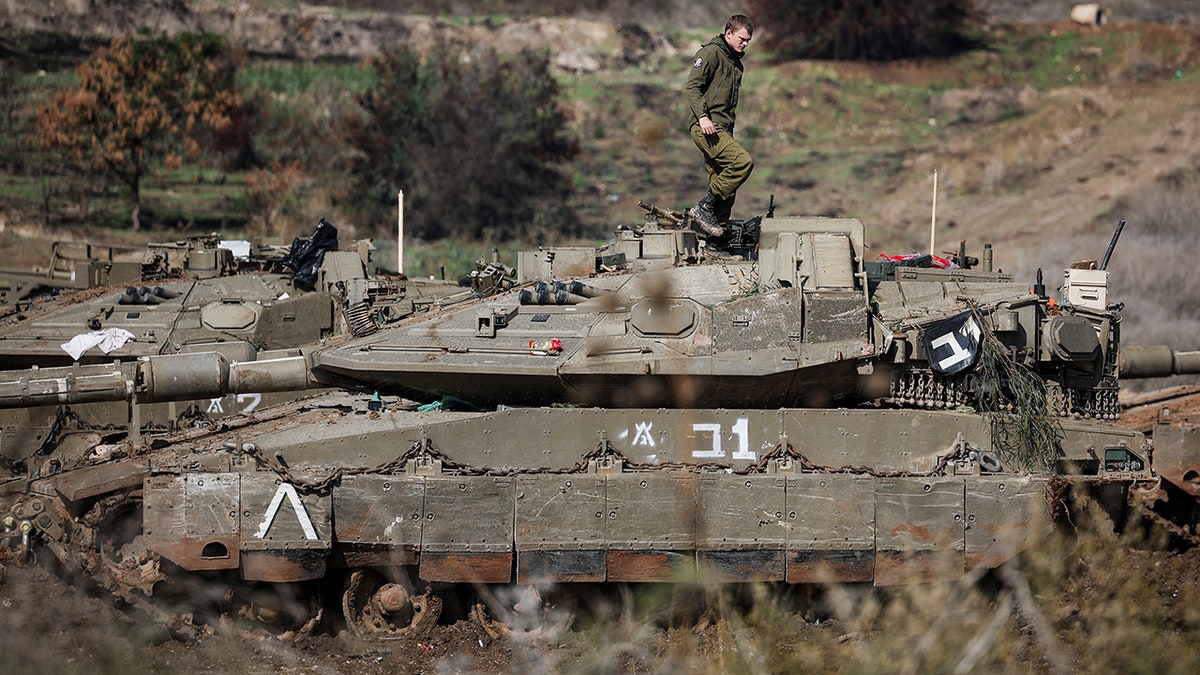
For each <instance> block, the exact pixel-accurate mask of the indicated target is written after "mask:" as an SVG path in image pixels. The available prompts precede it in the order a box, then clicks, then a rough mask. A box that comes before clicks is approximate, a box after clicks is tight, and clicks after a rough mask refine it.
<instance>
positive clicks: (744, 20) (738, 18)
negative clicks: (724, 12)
mask: <svg viewBox="0 0 1200 675" xmlns="http://www.w3.org/2000/svg"><path fill="white" fill-rule="evenodd" d="M742 28H745V29H746V32H747V33H749V34H751V35H754V22H753V21H751V20H750V17H748V16H746V15H745V14H734V15H733V16H731V17H729V20H728V21H726V22H725V32H726V33H728V32H729V31H733V32H735V33H736V32H737V31H739V30H741V29H742Z"/></svg>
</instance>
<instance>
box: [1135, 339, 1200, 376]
mask: <svg viewBox="0 0 1200 675" xmlns="http://www.w3.org/2000/svg"><path fill="white" fill-rule="evenodd" d="M1119 367H1120V373H1121V377H1122V378H1130V379H1134V378H1145V377H1170V376H1172V375H1191V374H1196V373H1200V351H1196V352H1178V351H1175V350H1173V349H1171V348H1170V347H1168V346H1167V345H1156V346H1153V347H1122V348H1121V360H1120V366H1119Z"/></svg>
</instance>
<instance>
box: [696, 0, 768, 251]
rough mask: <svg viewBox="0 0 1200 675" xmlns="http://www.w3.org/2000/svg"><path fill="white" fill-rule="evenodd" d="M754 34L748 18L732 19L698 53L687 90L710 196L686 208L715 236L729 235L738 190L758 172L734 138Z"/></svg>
mask: <svg viewBox="0 0 1200 675" xmlns="http://www.w3.org/2000/svg"><path fill="white" fill-rule="evenodd" d="M753 35H754V23H753V22H751V21H750V19H749V18H748V17H746V16H743V15H741V14H735V15H733V16H731V17H729V21H727V22H726V23H725V32H724V33H723V34H721V35H718V36H716V37H714V38H713V39H712V40H711V41H709V42H708V44H706V45H704V46H703V47H701V48H700V51H698V52H696V58H695V60H693V61H692V72H691V74H690V75H689V76H688V80H687V85H686V86H685V87H684V91H685V92H686V95H687V102H688V107H689V108H690V109H691V113H692V125H691V132H692V140H693V141H695V142H696V147H698V148H700V152H702V153H704V164H705V166H706V167H707V168H708V192H706V193H705V195H704V197H703V198H701V199H700V201H699V202H697V204H696V205H695V206H694V207H692V208H690V209H688V215H689V216H691V219H692V221H693V222H695V223H696V224H697V225H698V226H699V228H700V230H701V231H702V232H704V233H705V234H707V235H709V236H713V237H720V236H721V235H723V234H725V228H724V225H725V224H726V223H728V221H729V215H730V213H732V212H733V202H734V199H735V198H736V197H737V190H738V188H739V187H741V185H742V183H745V182H746V179H747V178H749V177H750V171H751V170H753V169H754V160H753V159H751V158H750V153H748V152H746V149H745V148H743V147H742V146H741V144H740V143H738V142H737V141H735V140H734V139H733V123H734V118H735V117H736V114H737V104H738V90H739V89H741V86H742V56H743V55H745V53H746V45H748V44H750V38H751V36H753Z"/></svg>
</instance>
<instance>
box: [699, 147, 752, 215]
mask: <svg viewBox="0 0 1200 675" xmlns="http://www.w3.org/2000/svg"><path fill="white" fill-rule="evenodd" d="M692 140H693V141H695V143H696V147H697V148H700V152H702V153H704V166H705V167H706V168H707V169H708V190H709V192H712V193H713V196H714V197H716V198H717V204H716V208H715V210H716V215H717V222H718V223H725V222H728V221H729V214H730V213H732V212H733V202H734V200H735V199H736V198H737V191H738V188H739V187H741V186H742V183H745V182H746V179H747V178H749V177H750V172H751V171H753V170H754V160H753V159H752V158H751V157H750V153H748V152H746V149H745V148H743V147H742V145H741V144H740V143H738V142H737V141H736V140H734V139H733V135H732V134H730V133H729V132H728V131H725V130H724V129H722V128H721V127H717V133H716V134H714V135H712V136H706V135H705V134H704V132H703V131H700V125H699V124H698V123H697V124H693V125H692Z"/></svg>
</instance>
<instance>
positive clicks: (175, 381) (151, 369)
mask: <svg viewBox="0 0 1200 675" xmlns="http://www.w3.org/2000/svg"><path fill="white" fill-rule="evenodd" d="M312 386H316V383H315V381H313V380H311V379H310V377H309V366H308V360H307V359H306V358H305V356H304V355H303V354H300V353H297V352H293V353H289V354H287V355H283V356H279V357H272V358H266V359H259V360H256V361H232V362H231V361H230V360H229V359H228V358H226V357H225V356H224V355H223V354H220V353H217V352H199V353H194V354H169V355H162V356H150V357H143V358H141V359H139V360H138V361H136V362H133V363H121V362H116V363H112V364H100V365H87V366H80V365H75V366H63V367H58V368H31V369H28V370H15V371H7V372H4V373H0V408H21V407H26V406H39V405H60V404H78V403H94V402H99V401H124V400H134V399H135V398H136V400H137V401H138V402H142V403H156V402H165V401H185V400H191V399H203V398H216V397H219V396H224V395H226V394H248V393H258V394H262V393H268V392H277V391H303V390H305V389H308V388H310V387H312Z"/></svg>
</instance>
